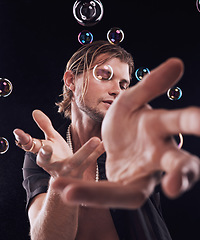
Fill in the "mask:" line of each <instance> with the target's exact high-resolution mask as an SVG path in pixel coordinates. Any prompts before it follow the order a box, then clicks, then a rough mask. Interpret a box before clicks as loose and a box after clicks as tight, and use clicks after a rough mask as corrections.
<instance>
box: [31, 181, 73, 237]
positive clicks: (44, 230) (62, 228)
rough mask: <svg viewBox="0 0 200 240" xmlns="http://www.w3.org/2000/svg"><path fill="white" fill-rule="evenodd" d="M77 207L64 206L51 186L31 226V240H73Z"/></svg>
mask: <svg viewBox="0 0 200 240" xmlns="http://www.w3.org/2000/svg"><path fill="white" fill-rule="evenodd" d="M77 227H78V207H75V206H70V205H68V206H67V205H66V204H64V203H63V202H62V200H61V198H60V196H59V194H57V193H55V192H54V190H52V188H51V185H50V187H49V190H48V193H47V195H46V198H45V201H44V204H43V206H42V209H41V211H40V212H39V214H38V216H37V217H36V219H35V220H34V222H33V223H32V224H31V232H30V233H31V239H32V240H55V239H56V240H74V239H75V236H76V232H77Z"/></svg>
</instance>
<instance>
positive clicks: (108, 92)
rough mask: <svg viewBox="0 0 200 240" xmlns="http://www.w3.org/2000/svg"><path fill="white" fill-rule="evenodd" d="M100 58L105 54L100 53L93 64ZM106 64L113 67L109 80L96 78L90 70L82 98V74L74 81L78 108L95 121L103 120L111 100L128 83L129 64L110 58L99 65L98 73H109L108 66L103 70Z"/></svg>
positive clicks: (103, 57)
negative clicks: (85, 90)
mask: <svg viewBox="0 0 200 240" xmlns="http://www.w3.org/2000/svg"><path fill="white" fill-rule="evenodd" d="M102 59H105V55H100V56H99V57H98V58H97V59H96V60H95V62H94V66H95V64H98V62H100V61H101V60H102ZM108 65H109V66H111V68H112V69H113V76H112V78H111V79H110V80H104V79H102V80H97V79H96V78H95V77H94V75H93V70H90V72H89V79H88V87H87V92H86V93H85V95H84V97H83V98H82V84H83V81H84V80H83V76H82V75H80V77H78V79H77V81H76V88H75V92H74V100H75V102H76V104H77V106H78V108H79V109H80V111H82V112H84V113H86V114H87V115H88V116H89V117H90V118H91V119H93V120H95V121H97V122H102V121H103V118H104V116H105V114H106V112H107V110H108V108H109V107H110V105H111V104H112V102H113V101H114V100H115V98H116V97H117V96H118V94H119V93H120V92H121V91H123V90H125V89H126V88H127V87H128V86H129V84H130V76H129V65H128V64H127V63H124V62H121V61H120V59H118V58H112V59H109V60H108V61H106V62H105V63H104V64H102V65H99V66H98V69H99V70H98V71H99V73H102V74H103V75H105V77H106V75H107V74H108V75H109V71H110V69H109V68H108V70H106V71H105V69H107V66H108ZM107 71H108V72H107ZM103 77H104V76H103Z"/></svg>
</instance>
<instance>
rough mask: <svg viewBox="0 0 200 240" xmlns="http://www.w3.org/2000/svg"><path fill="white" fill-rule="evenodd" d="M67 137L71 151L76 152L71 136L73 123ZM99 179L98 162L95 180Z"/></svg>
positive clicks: (68, 129)
mask: <svg viewBox="0 0 200 240" xmlns="http://www.w3.org/2000/svg"><path fill="white" fill-rule="evenodd" d="M66 139H67V143H68V145H69V147H70V149H71V151H72V152H74V151H73V146H72V138H71V124H70V125H69V127H68V128H67V134H66ZM98 181H99V168H98V164H96V176H95V182H98Z"/></svg>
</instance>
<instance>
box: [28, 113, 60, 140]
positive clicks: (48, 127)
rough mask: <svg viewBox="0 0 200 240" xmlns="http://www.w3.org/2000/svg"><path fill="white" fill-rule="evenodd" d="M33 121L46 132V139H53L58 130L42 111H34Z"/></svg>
mask: <svg viewBox="0 0 200 240" xmlns="http://www.w3.org/2000/svg"><path fill="white" fill-rule="evenodd" d="M32 115H33V119H34V121H35V122H36V124H37V125H38V127H39V128H40V129H41V130H42V131H43V132H44V134H45V137H46V138H53V137H54V136H55V132H56V130H55V129H54V128H53V126H52V123H51V120H50V119H49V118H48V117H47V116H46V115H45V114H44V113H43V112H42V111H40V110H34V111H33V113H32Z"/></svg>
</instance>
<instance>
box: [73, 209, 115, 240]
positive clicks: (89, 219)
mask: <svg viewBox="0 0 200 240" xmlns="http://www.w3.org/2000/svg"><path fill="white" fill-rule="evenodd" d="M90 239H93V240H102V239H104V240H119V238H118V235H117V232H116V229H115V226H114V223H113V220H112V217H111V214H110V211H109V210H108V209H97V208H88V207H80V210H79V220H78V232H77V237H76V240H90Z"/></svg>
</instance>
